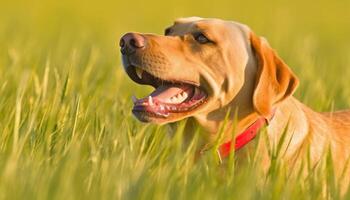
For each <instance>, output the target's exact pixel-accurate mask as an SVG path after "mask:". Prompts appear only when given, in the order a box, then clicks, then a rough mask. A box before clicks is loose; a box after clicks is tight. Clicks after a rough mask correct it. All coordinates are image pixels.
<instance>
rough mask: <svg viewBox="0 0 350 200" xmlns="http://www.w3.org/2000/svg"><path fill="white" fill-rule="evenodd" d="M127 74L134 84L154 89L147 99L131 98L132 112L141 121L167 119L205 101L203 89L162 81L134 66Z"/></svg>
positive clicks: (205, 95) (187, 84) (205, 96)
mask: <svg viewBox="0 0 350 200" xmlns="http://www.w3.org/2000/svg"><path fill="white" fill-rule="evenodd" d="M127 73H128V75H129V76H130V77H131V79H132V80H134V81H135V82H137V83H140V84H145V85H151V86H153V87H154V88H155V90H154V91H153V92H152V93H151V94H149V95H148V96H147V97H144V98H141V99H137V98H136V97H135V96H133V97H132V100H133V103H134V108H133V110H132V112H133V113H134V114H135V115H136V117H138V118H139V119H140V120H141V121H147V119H145V117H146V118H148V117H155V118H167V117H168V116H169V115H170V114H172V113H186V112H190V111H193V110H194V109H196V108H197V107H198V106H200V105H201V104H203V103H204V102H205V100H206V99H207V94H206V92H205V91H204V90H203V89H201V88H200V87H198V86H196V85H195V84H191V83H187V82H186V81H184V82H181V81H167V80H162V79H160V78H158V77H155V76H153V75H151V74H150V73H148V72H147V71H144V70H142V69H141V68H139V67H134V66H131V67H129V70H127ZM145 115H146V116H145Z"/></svg>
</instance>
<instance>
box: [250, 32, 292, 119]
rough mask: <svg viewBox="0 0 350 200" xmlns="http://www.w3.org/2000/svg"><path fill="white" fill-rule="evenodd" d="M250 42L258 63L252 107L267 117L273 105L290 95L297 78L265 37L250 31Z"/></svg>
mask: <svg viewBox="0 0 350 200" xmlns="http://www.w3.org/2000/svg"><path fill="white" fill-rule="evenodd" d="M250 42H251V46H252V48H253V51H254V52H255V56H256V58H257V64H258V69H257V75H256V83H255V90H254V93H253V104H254V108H255V110H256V111H257V112H258V113H259V114H261V115H263V116H265V117H269V115H271V112H272V109H273V105H274V104H276V103H278V102H281V101H282V100H284V99H286V98H287V97H289V96H291V95H292V94H293V93H294V91H295V89H296V88H297V86H298V84H299V80H298V78H297V77H296V76H295V75H294V74H293V72H292V71H291V70H290V69H289V67H288V66H287V65H286V64H285V63H284V62H283V61H282V60H281V58H279V57H278V55H277V54H276V52H275V51H274V50H273V49H272V48H271V47H270V46H269V44H268V43H267V41H266V40H265V39H263V38H260V37H258V36H256V35H255V34H254V33H253V32H251V34H250Z"/></svg>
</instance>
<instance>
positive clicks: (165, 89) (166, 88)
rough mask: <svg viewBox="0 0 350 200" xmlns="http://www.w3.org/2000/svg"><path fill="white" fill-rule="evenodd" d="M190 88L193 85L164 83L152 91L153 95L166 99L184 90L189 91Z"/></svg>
mask: <svg viewBox="0 0 350 200" xmlns="http://www.w3.org/2000/svg"><path fill="white" fill-rule="evenodd" d="M190 89H191V86H189V85H162V86H159V87H157V88H156V90H155V91H153V92H152V93H151V96H152V97H153V98H156V99H159V100H163V101H165V100H166V99H169V98H170V97H173V96H175V95H177V94H180V93H181V92H183V91H186V92H189V90H190Z"/></svg>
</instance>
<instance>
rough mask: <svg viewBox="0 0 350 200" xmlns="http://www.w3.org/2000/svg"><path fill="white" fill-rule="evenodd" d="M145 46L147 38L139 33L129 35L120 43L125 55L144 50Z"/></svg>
mask: <svg viewBox="0 0 350 200" xmlns="http://www.w3.org/2000/svg"><path fill="white" fill-rule="evenodd" d="M145 44H146V41H145V38H144V37H143V36H142V35H141V34H137V33H127V34H125V35H124V36H123V37H122V38H121V39H120V42H119V46H120V51H121V52H122V54H123V55H130V54H132V53H134V52H135V51H136V50H137V49H142V48H144V47H145Z"/></svg>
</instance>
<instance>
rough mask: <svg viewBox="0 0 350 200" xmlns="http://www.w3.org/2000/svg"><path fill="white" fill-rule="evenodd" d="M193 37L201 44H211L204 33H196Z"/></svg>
mask: <svg viewBox="0 0 350 200" xmlns="http://www.w3.org/2000/svg"><path fill="white" fill-rule="evenodd" d="M193 37H194V39H195V40H196V41H197V42H198V43H200V44H206V43H208V42H211V41H210V40H209V39H208V38H207V37H206V36H205V35H204V34H203V33H195V34H193Z"/></svg>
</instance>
